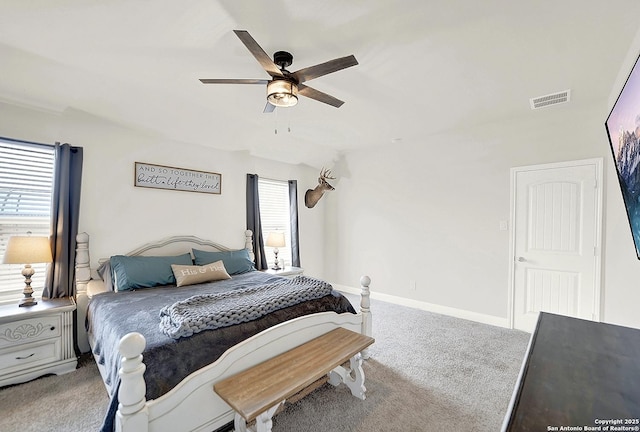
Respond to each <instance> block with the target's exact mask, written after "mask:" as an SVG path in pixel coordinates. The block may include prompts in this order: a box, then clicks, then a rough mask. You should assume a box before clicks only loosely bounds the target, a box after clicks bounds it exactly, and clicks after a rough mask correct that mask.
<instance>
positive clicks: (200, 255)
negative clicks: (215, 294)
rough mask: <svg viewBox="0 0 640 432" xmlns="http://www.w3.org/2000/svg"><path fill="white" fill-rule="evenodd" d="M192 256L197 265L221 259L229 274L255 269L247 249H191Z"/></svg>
mask: <svg viewBox="0 0 640 432" xmlns="http://www.w3.org/2000/svg"><path fill="white" fill-rule="evenodd" d="M193 256H194V258H195V264H196V265H199V266H202V265H205V264H210V263H212V262H216V261H220V260H222V262H223V263H224V268H225V269H227V273H229V274H230V275H236V274H241V273H246V272H250V271H252V270H255V269H256V268H255V267H254V266H253V261H251V258H249V251H248V250H247V249H240V250H235V251H221V252H209V251H201V250H198V249H193Z"/></svg>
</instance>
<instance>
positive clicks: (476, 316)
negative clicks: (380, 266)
mask: <svg viewBox="0 0 640 432" xmlns="http://www.w3.org/2000/svg"><path fill="white" fill-rule="evenodd" d="M331 285H332V286H333V287H334V288H335V289H336V290H338V291H342V292H345V293H349V294H356V295H360V288H354V287H350V286H346V285H340V284H334V283H332V284H331ZM371 298H374V299H376V300H382V301H386V302H389V303H393V304H397V305H400V306H407V307H411V308H415V309H420V310H424V311H427V312H434V313H439V314H442V315H448V316H452V317H455V318H461V319H466V320H469V321H475V322H479V323H482V324H489V325H493V326H497V327H504V328H510V327H509V320H508V319H507V318H500V317H497V316H494V315H486V314H481V313H478V312H472V311H468V310H464V309H457V308H452V307H449V306H442V305H437V304H434V303H427V302H423V301H420V300H413V299H408V298H405V297H398V296H394V295H391V294H384V293H379V292H373V291H372V292H371ZM372 313H373V316H374V317H375V310H373V311H372Z"/></svg>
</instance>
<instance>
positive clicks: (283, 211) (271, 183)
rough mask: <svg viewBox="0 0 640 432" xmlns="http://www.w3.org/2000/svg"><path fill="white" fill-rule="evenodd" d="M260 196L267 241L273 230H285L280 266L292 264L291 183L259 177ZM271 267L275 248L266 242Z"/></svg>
mask: <svg viewBox="0 0 640 432" xmlns="http://www.w3.org/2000/svg"><path fill="white" fill-rule="evenodd" d="M258 194H259V196H260V222H261V224H262V238H263V239H264V241H265V243H266V242H267V237H268V236H269V233H270V232H272V231H280V232H284V238H285V245H286V246H284V247H280V248H278V262H279V263H280V267H284V266H285V265H288V266H290V265H291V219H290V215H289V183H288V182H286V181H279V180H270V179H263V178H259V179H258ZM264 250H265V253H266V254H267V262H268V263H269V267H272V266H273V261H274V255H273V248H272V247H268V246H267V245H266V244H265V247H264Z"/></svg>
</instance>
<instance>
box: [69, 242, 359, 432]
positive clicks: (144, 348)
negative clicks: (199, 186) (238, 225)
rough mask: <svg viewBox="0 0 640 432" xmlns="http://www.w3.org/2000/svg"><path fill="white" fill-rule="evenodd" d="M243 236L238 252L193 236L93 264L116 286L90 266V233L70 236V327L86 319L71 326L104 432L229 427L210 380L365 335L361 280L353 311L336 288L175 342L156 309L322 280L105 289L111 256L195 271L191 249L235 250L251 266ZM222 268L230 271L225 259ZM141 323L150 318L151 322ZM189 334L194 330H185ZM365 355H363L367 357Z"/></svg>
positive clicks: (261, 276) (257, 277)
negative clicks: (90, 358) (348, 334)
mask: <svg viewBox="0 0 640 432" xmlns="http://www.w3.org/2000/svg"><path fill="white" fill-rule="evenodd" d="M251 236H252V234H251V231H245V242H244V248H242V249H238V250H234V249H233V248H229V247H226V246H223V245H220V244H218V243H216V242H213V241H209V240H204V239H201V238H198V237H194V236H174V237H169V238H165V239H163V240H160V241H157V242H152V243H148V244H145V245H143V246H141V247H140V248H137V249H135V250H133V251H131V252H128V253H126V254H124V255H119V256H116V258H111V259H101V260H99V264H100V267H102V269H101V270H103V272H102V274H103V275H113V276H114V278H115V279H118V280H117V281H115V282H114V281H109V277H105V279H106V281H105V280H102V279H101V278H100V277H99V276H98V274H97V269H92V268H91V267H90V263H91V258H90V254H89V236H88V235H87V234H86V233H81V234H79V235H78V238H77V240H78V243H77V244H78V246H77V253H76V301H77V304H78V323H83V322H85V319H86V322H87V329H86V330H87V331H84V330H83V329H84V326H81V325H79V326H78V343H79V346H80V347H81V349H82V350H83V351H88V350H89V349H91V351H92V353H93V354H94V357H95V358H96V363H97V364H98V369H99V370H100V373H101V375H102V377H103V380H104V381H105V386H106V388H107V391H108V392H109V395H110V396H111V398H112V401H111V402H112V403H111V405H110V410H109V413H107V415H106V416H105V424H104V426H103V427H104V430H109V429H110V428H111V426H112V423H113V425H114V430H116V431H119V432H133V431H136V432H140V431H158V432H161V431H213V430H216V429H218V428H220V427H223V426H225V425H227V424H228V423H229V422H231V421H232V420H233V416H234V413H233V411H232V410H231V408H230V407H229V406H228V405H227V404H226V403H225V402H223V401H222V400H221V399H220V398H219V397H218V396H217V395H216V394H215V392H214V391H213V385H214V384H215V383H216V382H218V381H220V380H222V379H224V378H227V377H229V376H232V375H234V374H236V373H238V372H240V371H242V370H244V369H247V368H248V367H251V366H254V365H256V364H258V363H260V362H262V361H264V360H267V359H269V358H272V357H274V356H276V355H278V354H280V353H283V352H285V351H288V350H289V349H291V348H294V347H296V346H298V345H301V344H303V343H304V342H306V341H309V340H311V339H313V338H315V337H317V336H320V335H322V334H324V333H327V332H329V331H331V330H333V329H335V328H338V327H344V328H347V329H349V330H352V331H357V332H359V333H362V334H365V335H367V336H370V335H371V313H370V310H369V283H370V280H369V278H368V277H366V276H365V277H362V278H361V281H360V284H361V290H362V293H361V301H360V310H359V311H358V312H357V313H356V311H355V310H354V309H353V307H352V306H351V304H350V303H349V302H348V300H346V299H345V298H344V297H343V296H341V295H340V294H339V293H337V292H336V291H333V290H331V292H330V294H328V295H324V294H323V293H324V291H318V294H317V295H316V297H317V298H311V299H305V300H304V301H302V302H300V303H296V304H291V305H289V304H286V305H284V306H283V307H281V308H280V309H277V310H274V311H269V310H267V311H266V312H265V313H264V315H259V316H258V317H257V318H253V319H251V320H247V319H244V318H242V319H241V320H240V321H241V322H239V323H234V324H233V325H231V326H227V327H222V328H218V329H216V330H208V329H206V330H204V331H201V330H195V332H194V334H193V335H191V334H190V333H189V332H187V334H186V336H185V334H182V335H181V336H184V337H181V336H180V335H179V336H178V337H177V338H176V335H175V334H173V333H171V332H170V331H168V330H167V328H164V329H163V328H162V326H161V325H160V326H159V325H158V322H157V320H158V319H159V315H160V313H159V312H160V311H161V310H163V311H164V313H165V317H166V315H169V314H168V313H167V312H166V311H167V310H170V311H171V313H172V314H173V312H175V310H177V309H176V308H175V307H176V305H182V306H183V305H184V303H185V302H188V301H190V300H191V299H194V298H197V299H198V300H200V299H206V300H211V299H213V300H215V302H216V304H217V303H218V299H219V298H220V296H222V297H226V296H229V293H234V295H235V293H237V292H243V291H251V290H254V287H256V288H255V289H256V290H257V289H261V288H258V287H257V286H263V285H269V286H273V285H277V286H278V287H283V289H289V290H292V292H294V291H295V292H296V294H297V289H298V287H297V285H295V284H301V283H306V282H312V283H315V285H318V286H319V285H321V284H323V283H321V282H318V281H316V282H313V278H308V277H304V276H303V277H300V278H296V280H289V279H283V278H280V277H274V276H272V275H268V274H266V273H263V272H258V271H255V270H254V271H246V272H240V273H234V274H231V273H233V272H231V271H230V272H228V273H229V274H231V277H230V278H229V279H222V280H218V281H215V282H209V283H204V284H194V285H189V284H186V285H185V286H180V287H176V286H175V281H174V283H172V284H169V285H168V286H165V285H160V286H156V287H153V288H149V289H139V288H138V289H132V290H124V288H123V289H122V290H119V292H113V291H111V289H109V286H110V285H112V284H113V285H118V284H121V281H122V280H123V279H124V278H122V277H121V276H118V271H115V270H113V269H112V270H109V271H107V272H104V264H105V263H112V264H113V263H115V264H114V265H115V266H118V263H119V262H120V261H118V259H120V258H118V257H123V258H122V259H123V260H126V261H125V262H129V261H130V260H136V259H138V258H136V257H146V258H140V259H144V260H145V263H146V262H147V261H149V260H154V259H156V257H157V258H158V259H161V258H160V257H172V259H174V258H175V257H176V256H184V255H185V254H187V256H188V257H189V260H191V259H192V258H193V257H194V256H195V258H196V264H200V265H201V264H202V262H200V263H198V262H197V259H198V255H195V254H196V253H198V254H200V255H203V254H204V255H206V253H212V254H213V255H212V256H214V255H215V254H217V253H224V254H236V252H238V253H240V254H242V255H243V256H245V257H248V258H249V259H250V260H253V254H252V252H251V240H252V238H251ZM215 256H217V255H215ZM224 256H227V255H224ZM234 256H235V255H234ZM224 263H226V264H227V267H229V266H232V267H233V263H230V262H228V261H224ZM189 264H193V263H192V262H190V263H189ZM185 265H186V266H187V267H188V264H186V263H185ZM208 265H211V264H208ZM174 270H175V269H174ZM177 275H178V274H177V273H176V276H177ZM129 279H135V278H129ZM178 279H180V278H178ZM180 282H181V281H180V280H178V283H180ZM121 288H122V287H121ZM305 289H308V290H311V288H305ZM314 289H315V288H314ZM318 289H320V288H318ZM322 289H324V290H326V289H327V288H326V287H323V288H322ZM305 292H306V291H305ZM320 296H321V297H320ZM285 297H286V296H283V298H285ZM185 299H189V300H185ZM189 305H191V304H189ZM169 306H172V308H173V309H172V308H169ZM234 316H235V315H234ZM172 317H173V315H172ZM149 319H151V320H154V319H155V320H156V321H155V323H153V324H149V321H148V320H149ZM165 327H166V326H165ZM181 329H182V327H181ZM187 329H188V330H189V329H190V330H193V327H187ZM190 330H189V331H190ZM180 332H182V333H184V332H183V330H180ZM180 332H177V333H180ZM363 357H365V358H366V357H367V353H366V352H364V353H363Z"/></svg>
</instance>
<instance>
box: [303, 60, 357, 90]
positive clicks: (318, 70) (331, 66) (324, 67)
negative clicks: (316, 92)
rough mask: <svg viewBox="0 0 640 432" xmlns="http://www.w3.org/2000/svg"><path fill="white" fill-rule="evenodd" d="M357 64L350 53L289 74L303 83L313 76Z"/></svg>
mask: <svg viewBox="0 0 640 432" xmlns="http://www.w3.org/2000/svg"><path fill="white" fill-rule="evenodd" d="M357 64H358V60H356V58H355V57H354V56H353V55H350V56H346V57H340V58H337V59H334V60H329V61H328V62H325V63H320V64H318V65H315V66H309V67H308V68H304V69H300V70H299V71H296V72H293V73H292V74H291V76H293V77H294V78H295V79H296V80H298V82H300V83H303V82H305V81H309V80H312V79H314V78H318V77H321V76H323V75H327V74H330V73H332V72H337V71H339V70H342V69H346V68H348V67H351V66H355V65H357Z"/></svg>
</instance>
